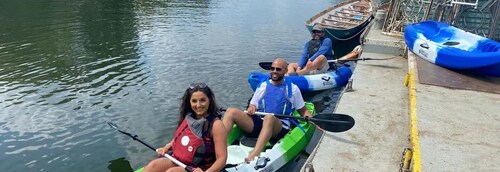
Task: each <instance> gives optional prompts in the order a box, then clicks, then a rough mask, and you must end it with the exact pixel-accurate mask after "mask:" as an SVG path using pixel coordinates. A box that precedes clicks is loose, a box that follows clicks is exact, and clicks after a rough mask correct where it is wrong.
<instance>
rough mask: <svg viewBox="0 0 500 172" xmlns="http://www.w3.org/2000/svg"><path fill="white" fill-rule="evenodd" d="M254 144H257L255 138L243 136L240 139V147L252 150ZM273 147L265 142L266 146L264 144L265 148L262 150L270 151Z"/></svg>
mask: <svg viewBox="0 0 500 172" xmlns="http://www.w3.org/2000/svg"><path fill="white" fill-rule="evenodd" d="M256 143H257V138H253V137H246V136H243V137H241V139H240V145H242V146H245V147H249V148H253V147H255V144H256ZM273 145H274V144H271V143H270V142H267V144H266V146H264V148H265V149H270V148H272V147H273Z"/></svg>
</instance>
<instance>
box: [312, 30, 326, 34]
mask: <svg viewBox="0 0 500 172" xmlns="http://www.w3.org/2000/svg"><path fill="white" fill-rule="evenodd" d="M312 33H323V31H319V30H313V31H312Z"/></svg>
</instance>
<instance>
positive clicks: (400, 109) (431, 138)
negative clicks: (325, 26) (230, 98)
mask: <svg viewBox="0 0 500 172" xmlns="http://www.w3.org/2000/svg"><path fill="white" fill-rule="evenodd" d="M364 47H365V48H364V50H363V52H362V54H361V57H370V58H387V57H395V58H393V59H390V60H380V61H361V62H358V63H357V66H356V69H355V71H354V73H353V76H352V79H353V82H352V91H346V90H349V89H350V88H349V87H346V90H344V92H343V94H342V97H341V98H340V101H339V103H338V104H337V108H336V110H335V112H336V113H345V114H349V115H351V116H353V117H354V118H355V119H356V125H355V126H354V128H352V129H351V130H349V131H347V132H344V133H329V132H325V133H324V134H323V136H322V137H321V139H320V141H319V144H318V145H317V146H316V148H315V149H314V151H313V152H312V154H311V156H310V157H309V159H308V160H307V162H306V164H311V165H312V167H313V168H314V170H315V171H367V170H368V171H374V170H376V171H399V170H400V169H401V168H404V167H407V168H404V169H410V170H412V171H430V170H432V171H493V170H494V169H500V165H499V164H497V163H495V161H494V159H495V157H494V155H498V154H500V143H499V142H498V139H497V137H498V136H497V135H498V134H497V132H496V131H498V130H500V123H499V121H500V116H499V115H498V112H500V106H498V105H499V104H500V94H494V93H485V92H478V91H469V90H460V89H450V88H445V87H439V86H432V85H426V84H421V83H419V80H418V70H417V68H416V62H415V61H416V58H418V57H416V56H415V55H414V54H413V53H411V52H408V55H404V53H403V52H404V51H403V50H405V46H404V42H403V40H402V39H401V38H395V37H389V36H384V35H383V34H382V33H381V32H380V30H374V29H371V30H370V32H369V33H368V35H367V37H366V42H365V43H364ZM405 150H413V151H406V153H407V154H406V158H405V156H404V154H403V152H405ZM408 165H409V167H408ZM301 171H306V169H304V168H303V169H302V170H301Z"/></svg>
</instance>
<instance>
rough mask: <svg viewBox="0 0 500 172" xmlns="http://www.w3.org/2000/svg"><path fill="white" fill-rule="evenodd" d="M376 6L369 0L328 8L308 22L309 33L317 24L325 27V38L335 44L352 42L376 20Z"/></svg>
mask: <svg viewBox="0 0 500 172" xmlns="http://www.w3.org/2000/svg"><path fill="white" fill-rule="evenodd" d="M373 12H374V6H373V3H372V2H371V1H369V0H349V1H346V2H341V3H338V4H337V5H334V6H331V7H328V8H327V9H325V10H323V11H321V12H320V13H318V14H316V15H314V16H313V17H311V18H310V19H309V20H307V21H306V27H307V29H309V31H312V28H313V26H314V25H316V24H320V25H322V26H324V27H325V32H326V33H325V36H327V37H328V38H330V39H331V40H332V43H334V44H335V42H337V41H346V40H350V39H352V38H354V37H356V36H357V35H359V34H361V32H363V31H364V29H365V28H366V26H367V25H368V24H369V23H370V21H371V20H372V19H373V18H374V16H373Z"/></svg>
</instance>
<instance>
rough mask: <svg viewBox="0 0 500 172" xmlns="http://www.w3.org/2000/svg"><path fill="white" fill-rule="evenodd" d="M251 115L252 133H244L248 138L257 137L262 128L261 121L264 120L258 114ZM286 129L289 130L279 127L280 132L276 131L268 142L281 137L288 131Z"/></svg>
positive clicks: (273, 142)
mask: <svg viewBox="0 0 500 172" xmlns="http://www.w3.org/2000/svg"><path fill="white" fill-rule="evenodd" d="M251 117H252V121H253V129H252V133H246V134H245V135H246V136H247V137H250V138H258V137H259V134H260V131H261V130H262V123H263V122H264V120H263V119H262V118H261V117H260V116H258V115H251ZM288 131H289V130H288V129H285V128H283V127H281V131H280V133H278V135H276V136H274V137H271V139H270V140H269V142H271V143H272V144H275V143H277V142H278V141H279V140H280V139H281V138H283V137H284V136H285V135H286V134H287V133H288Z"/></svg>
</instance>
